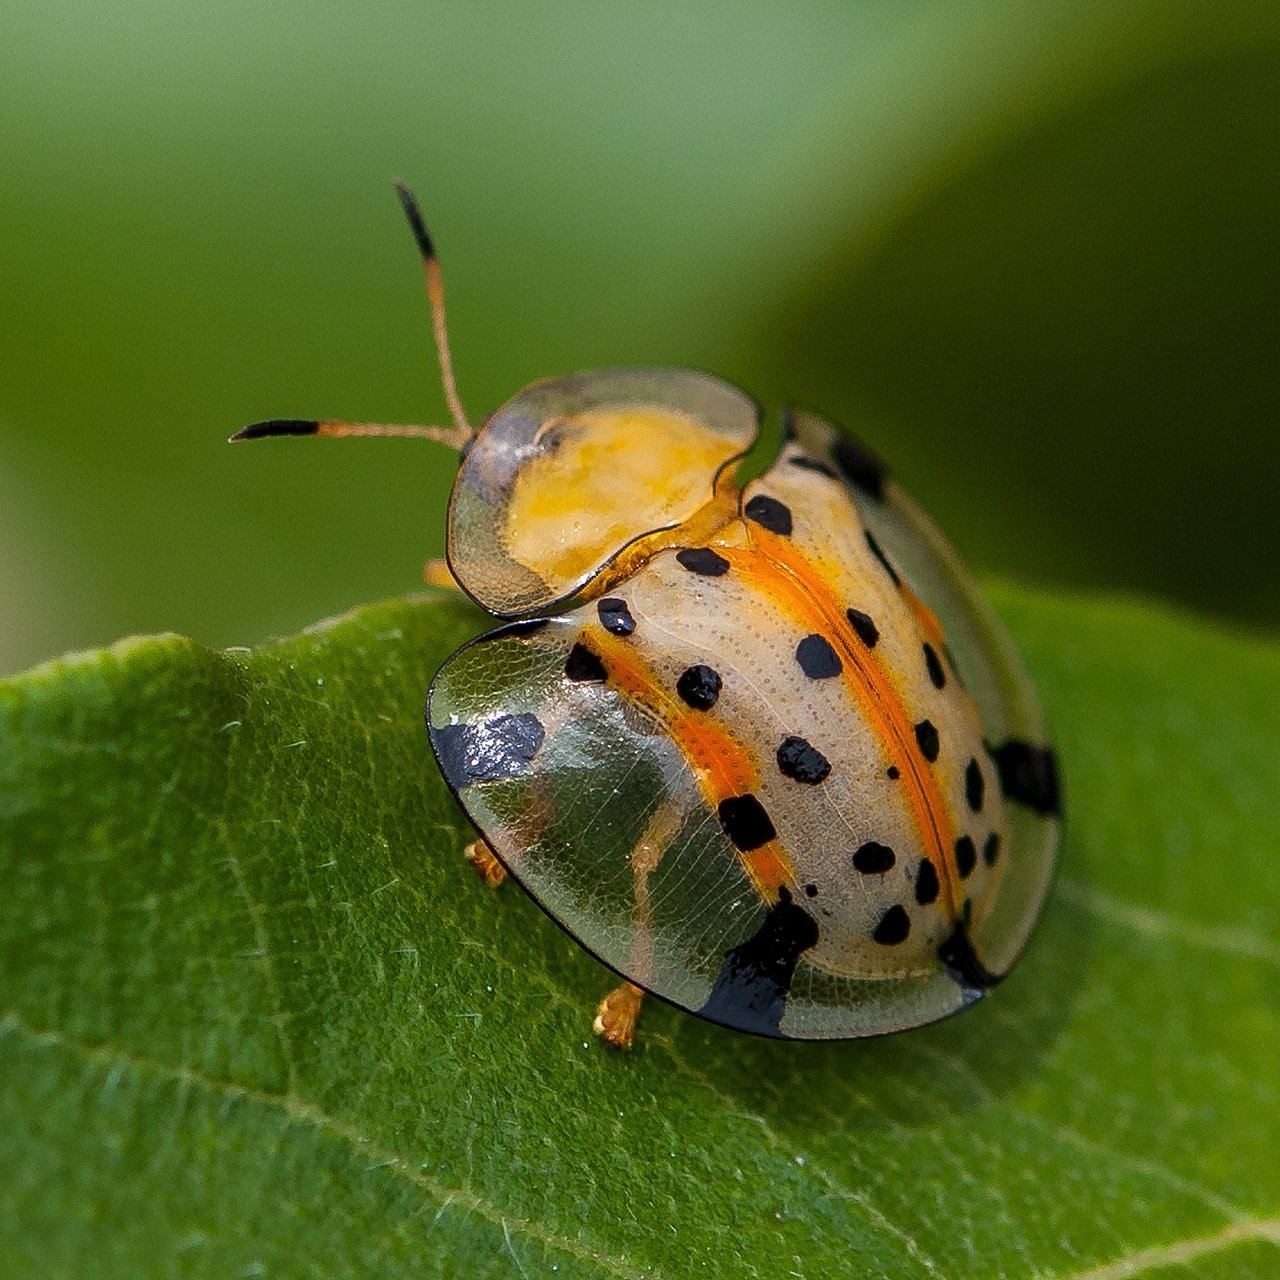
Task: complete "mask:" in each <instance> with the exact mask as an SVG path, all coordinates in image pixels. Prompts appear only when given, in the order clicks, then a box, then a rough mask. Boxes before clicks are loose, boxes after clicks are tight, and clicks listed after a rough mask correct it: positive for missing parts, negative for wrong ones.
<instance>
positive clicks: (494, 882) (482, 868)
mask: <svg viewBox="0 0 1280 1280" xmlns="http://www.w3.org/2000/svg"><path fill="white" fill-rule="evenodd" d="M462 856H463V857H464V858H466V860H467V861H468V862H469V863H471V865H472V866H473V867H475V869H476V874H477V875H478V876H479V877H480V878H481V879H482V880H483V881H484V882H485V884H487V885H488V886H489V888H490V889H496V888H497V887H498V886H499V885H500V884H501V883H502V882H503V881H504V880H505V879H506V878H507V869H506V867H504V866H503V865H502V863H501V862H499V861H498V859H497V857H496V856H495V855H494V852H493V850H492V849H490V848H489V846H488V845H487V844H485V842H484V841H483V840H473V841H472V842H471V843H470V844H469V845H467V847H466V848H465V849H463V851H462Z"/></svg>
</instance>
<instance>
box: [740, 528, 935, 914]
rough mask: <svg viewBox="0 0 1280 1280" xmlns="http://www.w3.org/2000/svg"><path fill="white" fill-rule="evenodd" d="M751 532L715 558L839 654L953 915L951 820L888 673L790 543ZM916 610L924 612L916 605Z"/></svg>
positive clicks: (823, 582) (816, 573)
mask: <svg viewBox="0 0 1280 1280" xmlns="http://www.w3.org/2000/svg"><path fill="white" fill-rule="evenodd" d="M748 534H749V537H750V538H751V545H750V546H748V547H727V546H722V545H720V544H717V545H716V548H715V549H716V553H717V554H718V555H721V556H723V557H724V558H725V559H726V560H728V561H729V564H730V567H731V569H732V570H733V571H734V572H735V573H736V574H737V575H738V576H739V577H740V578H741V579H742V580H743V581H744V582H746V583H748V584H749V585H751V586H753V587H755V589H756V590H758V591H759V592H760V593H761V594H762V595H764V596H765V597H766V598H767V599H769V600H770V601H771V602H772V603H773V604H774V605H775V606H776V607H777V608H779V609H781V610H783V611H784V612H785V613H787V614H788V615H789V616H790V617H791V618H793V619H794V620H795V621H797V622H798V623H799V624H800V625H801V626H803V627H804V628H805V630H806V631H815V632H819V633H820V634H822V635H823V636H825V638H826V639H827V640H828V641H829V642H830V643H831V645H832V646H833V647H834V648H835V650H836V652H837V653H838V654H839V655H840V657H841V659H842V669H843V673H844V678H845V680H846V682H847V683H848V684H849V685H850V686H851V687H852V689H853V691H854V693H855V695H856V696H857V699H858V702H859V704H860V705H861V707H862V709H863V711H864V712H865V713H866V716H867V719H868V720H869V721H870V723H871V727H872V731H873V732H874V733H875V735H876V737H877V738H878V739H879V740H880V742H881V743H882V744H883V746H884V749H885V752H886V753H887V755H888V757H889V760H890V762H891V763H892V764H895V765H897V766H898V770H899V772H900V773H901V775H902V779H903V783H904V786H903V791H904V793H905V795H906V797H907V802H908V804H909V805H910V806H911V811H912V816H913V818H914V820H915V824H916V828H917V830H919V832H920V837H921V839H922V840H923V841H924V843H925V845H926V846H927V847H930V848H931V849H932V851H933V854H934V860H935V862H936V864H937V865H938V867H939V870H940V872H941V880H942V885H943V889H944V892H945V895H946V902H947V906H948V909H949V910H950V912H951V913H952V914H953V915H954V914H955V912H956V909H957V906H958V903H959V897H960V895H959V889H958V884H957V880H956V876H955V871H954V868H953V866H952V858H953V856H954V855H953V841H954V832H953V830H952V824H951V816H950V813H949V812H948V810H947V806H946V804H945V802H944V801H943V798H942V792H941V790H940V789H939V787H938V781H937V778H935V777H934V774H933V771H932V770H931V769H930V768H929V767H928V765H927V764H922V762H921V761H920V759H919V758H918V755H917V752H916V750H915V728H914V726H913V725H912V722H911V719H910V717H909V716H908V715H907V711H906V708H905V707H904V706H903V704H902V699H901V698H900V697H899V696H898V691H897V689H896V688H895V687H894V685H893V682H892V680H891V679H890V677H889V674H888V672H887V671H886V670H885V669H884V666H883V665H882V663H881V662H880V661H879V659H877V658H876V657H874V656H873V655H872V654H870V653H869V652H867V650H866V649H865V647H864V646H863V645H862V644H861V643H860V642H859V641H857V640H855V638H854V635H853V631H852V629H851V628H850V626H849V623H848V619H847V618H846V616H845V613H844V610H843V608H842V606H841V604H840V601H838V600H837V599H836V598H835V597H834V596H833V595H832V593H831V591H830V589H829V588H828V586H827V584H826V580H825V579H824V578H823V576H822V575H821V573H819V571H818V570H816V569H815V568H814V567H813V566H812V565H811V564H810V563H809V561H808V560H807V559H806V558H805V557H804V556H803V555H802V554H801V553H800V552H799V551H797V550H796V548H795V546H794V544H793V543H791V542H790V541H788V539H786V538H785V537H782V536H781V535H779V534H776V533H771V532H769V531H768V530H766V529H764V528H762V527H759V526H757V525H755V524H751V525H749V526H748ZM921 608H922V609H923V608H927V606H925V605H924V604H923V603H921ZM914 612H915V610H914V609H913V613H914ZM917 616H918V615H917ZM922 621H923V620H922ZM935 625H936V619H935Z"/></svg>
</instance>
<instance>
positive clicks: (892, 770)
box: [884, 764, 902, 782]
mask: <svg viewBox="0 0 1280 1280" xmlns="http://www.w3.org/2000/svg"><path fill="white" fill-rule="evenodd" d="M884 773H885V777H886V778H889V779H890V780H891V781H893V782H897V780H898V779H899V778H900V777H902V772H901V770H900V769H899V768H898V766H897V765H896V764H891V765H890V766H889V767H888V768H887V769H886V770H885V771H884Z"/></svg>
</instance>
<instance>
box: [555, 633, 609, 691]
mask: <svg viewBox="0 0 1280 1280" xmlns="http://www.w3.org/2000/svg"><path fill="white" fill-rule="evenodd" d="M564 673H565V675H566V676H568V677H569V679H570V680H574V681H577V682H578V683H579V684H582V683H593V684H600V683H601V682H602V681H603V680H604V679H605V676H606V674H607V673H606V671H605V669H604V663H603V662H601V661H600V656H599V655H598V654H595V653H592V651H591V650H590V649H588V648H587V646H586V645H585V644H583V643H582V642H581V641H578V643H577V644H575V645H574V646H573V648H572V649H570V650H569V656H568V657H567V658H566V659H565V662H564Z"/></svg>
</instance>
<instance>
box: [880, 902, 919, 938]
mask: <svg viewBox="0 0 1280 1280" xmlns="http://www.w3.org/2000/svg"><path fill="white" fill-rule="evenodd" d="M910 932H911V917H910V916H909V915H907V909H906V908H905V907H904V906H902V905H901V904H900V903H897V902H895V903H894V904H893V906H891V907H890V908H889V910H888V911H886V912H885V913H884V915H882V916H881V917H880V923H879V924H878V925H876V927H875V928H874V929H873V930H872V931H871V937H872V939H873V940H874V941H876V942H878V943H880V944H881V945H882V946H885V947H896V946H897V945H898V943H900V942H905V941H906V940H907V935H908V934H909V933H910Z"/></svg>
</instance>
